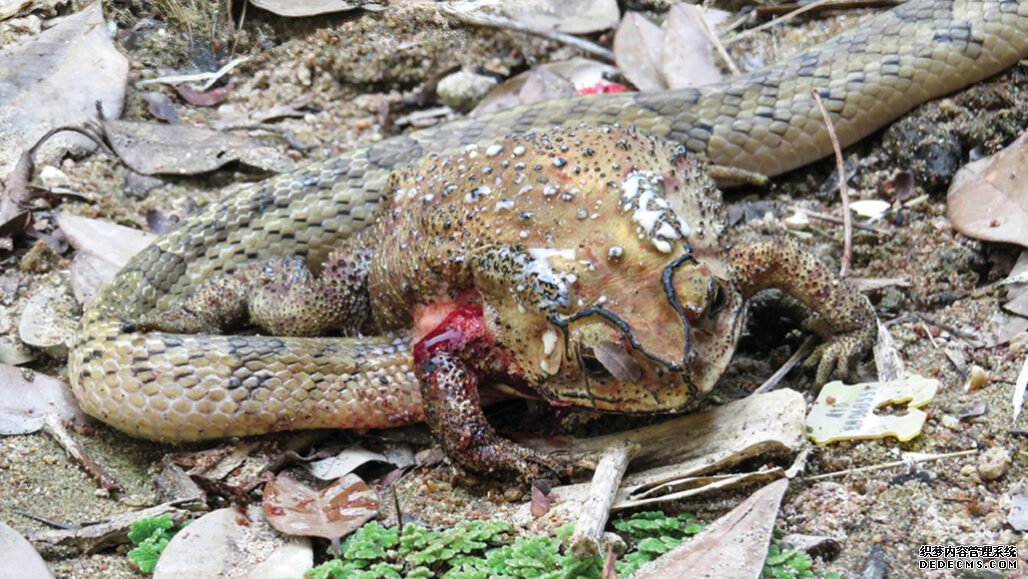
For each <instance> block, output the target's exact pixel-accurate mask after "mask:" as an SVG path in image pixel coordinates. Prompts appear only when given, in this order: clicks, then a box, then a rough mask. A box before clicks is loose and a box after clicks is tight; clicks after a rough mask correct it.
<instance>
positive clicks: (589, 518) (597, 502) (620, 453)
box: [571, 440, 640, 559]
mask: <svg viewBox="0 0 1028 579" xmlns="http://www.w3.org/2000/svg"><path fill="white" fill-rule="evenodd" d="M639 448H640V447H639V445H638V444H635V443H632V442H628V441H627V440H619V441H616V442H614V444H612V445H610V447H609V448H607V450H606V451H604V453H603V455H602V456H601V457H600V463H599V465H597V466H596V472H595V473H594V474H593V480H592V486H590V487H589V498H588V499H587V500H586V501H585V504H583V505H582V515H581V516H580V517H579V518H578V523H576V524H575V534H574V535H572V537H571V549H572V552H573V553H574V554H575V557H577V558H579V559H584V558H586V557H590V556H593V555H596V554H598V553H599V547H600V538H601V537H602V536H603V528H604V527H606V526H607V519H608V518H610V508H611V506H612V505H613V504H614V497H615V496H616V495H617V492H618V487H620V486H621V479H622V478H623V477H624V476H625V469H627V468H628V463H629V462H631V461H632V457H633V456H634V455H635V453H636V452H638V451H639Z"/></svg>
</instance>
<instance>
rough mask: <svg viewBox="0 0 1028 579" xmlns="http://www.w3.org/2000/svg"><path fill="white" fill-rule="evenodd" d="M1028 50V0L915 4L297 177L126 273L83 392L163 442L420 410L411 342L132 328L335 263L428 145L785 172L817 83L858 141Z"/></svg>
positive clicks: (82, 364) (99, 315)
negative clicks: (340, 248)
mask: <svg viewBox="0 0 1028 579" xmlns="http://www.w3.org/2000/svg"><path fill="white" fill-rule="evenodd" d="M1026 56H1028V0H938V1H931V0H914V1H911V2H908V3H906V4H903V5H901V6H899V7H897V8H895V9H893V10H891V11H889V12H886V13H883V14H881V15H879V16H877V17H875V18H873V19H870V20H868V21H867V22H866V23H865V24H863V25H862V26H860V27H858V28H855V29H853V30H850V31H848V32H846V33H844V34H842V35H839V36H837V37H835V38H833V39H831V40H829V41H827V42H825V43H823V44H820V45H817V46H814V47H812V48H810V49H807V50H805V51H802V52H800V53H798V54H796V55H794V56H792V57H791V58H789V59H787V60H785V61H783V62H780V63H777V64H775V65H774V66H771V67H769V68H767V69H763V70H761V71H757V72H753V73H749V74H746V75H742V76H739V77H737V78H735V79H733V80H731V81H728V82H725V83H721V84H717V85H712V86H708V87H703V88H698V89H683V90H677V91H666V92H657V93H623V94H618V95H603V96H596V97H579V98H572V99H565V100H559V101H548V102H543V103H537V104H533V105H528V106H524V107H518V108H515V109H512V110H509V111H505V112H502V113H498V114H493V115H490V116H483V117H478V118H468V119H464V120H461V121H458V122H454V123H451V124H448V125H445V126H442V127H438V128H433V129H428V130H423V131H419V132H416V133H411V134H408V135H402V136H398V137H395V138H392V139H388V140H386V141H382V142H380V143H376V144H374V145H372V146H370V147H367V148H359V149H354V150H352V151H350V152H349V153H347V154H344V155H342V156H340V157H337V158H334V159H332V160H329V161H325V162H321V163H316V164H313V165H310V166H308V167H306V168H304V169H301V170H299V171H296V172H293V173H289V174H284V175H280V176H278V177H275V178H272V179H269V180H267V181H265V182H263V183H260V184H257V185H255V186H253V187H250V188H246V189H244V190H242V191H240V192H238V193H236V194H234V195H232V196H229V197H227V198H225V199H222V200H221V201H219V202H216V203H213V204H211V205H209V206H207V207H205V208H204V209H203V210H201V211H200V212H198V213H197V214H195V215H193V216H191V217H190V218H188V219H187V220H186V221H185V222H183V223H182V224H181V225H180V226H179V227H178V228H177V229H175V230H174V231H172V232H170V233H168V234H166V235H164V236H163V237H161V238H160V239H158V240H157V241H156V242H155V243H154V244H153V245H152V246H150V247H149V248H148V249H146V250H145V251H143V252H142V253H141V254H140V255H138V256H137V257H136V258H135V259H133V261H132V262H131V263H130V264H129V265H128V266H127V267H126V268H125V269H124V270H123V271H122V272H121V273H119V274H118V276H117V278H116V279H115V280H114V282H113V283H112V284H111V285H110V286H109V287H108V288H107V289H106V290H105V291H104V292H103V293H102V294H101V295H100V296H99V297H98V298H97V299H96V301H95V302H94V303H93V305H92V306H91V307H90V309H89V310H88V311H87V312H86V314H85V315H84V317H83V320H82V326H81V329H80V332H79V334H78V337H77V340H76V343H75V344H74V345H73V348H72V352H71V356H70V362H69V375H70V378H71V382H72V386H73V389H74V392H75V395H76V396H77V397H78V399H79V401H80V403H81V405H82V407H83V409H84V410H86V411H87V412H88V413H90V414H92V415H94V416H96V417H98V418H100V419H101V420H103V421H105V422H107V423H109V424H111V425H113V426H115V427H117V428H118V429H120V430H123V431H125V432H127V433H129V434H132V435H135V436H141V437H146V438H154V439H160V440H193V439H201V438H216V437H222V436H233V435H245V434H255V433H260V432H268V431H272V430H286V429H295V428H315V427H344V428H372V427H383V426H394V425H398V424H402V423H405V422H410V421H415V420H420V419H421V418H422V408H421V404H420V394H419V392H418V387H417V385H416V384H415V381H414V378H413V375H412V374H411V370H410V368H409V364H410V362H409V359H410V353H409V342H408V339H407V338H405V337H379V338H345V339H344V338H275V337H263V336H213V335H171V334H161V333H134V332H129V331H125V328H124V326H125V323H126V322H134V321H136V320H138V318H139V317H140V316H142V315H144V314H146V313H149V312H153V311H155V310H160V309H162V308H166V307H167V306H169V305H170V304H171V303H173V302H174V301H175V300H177V299H179V298H181V296H183V295H186V294H187V293H188V292H189V291H191V290H192V289H194V288H195V287H196V286H197V285H198V284H199V283H200V282H202V281H203V280H205V279H208V278H210V277H211V276H212V275H215V274H218V273H222V272H230V271H233V270H234V269H235V268H237V267H239V266H240V265H241V264H244V263H247V262H252V261H254V260H260V259H266V258H270V257H274V256H282V255H296V256H301V257H303V258H305V259H306V260H307V262H308V263H311V264H318V263H320V262H321V261H322V260H324V258H325V256H326V255H327V254H328V252H329V251H330V250H331V248H332V247H333V246H334V244H335V243H336V242H337V241H338V240H340V239H342V238H344V237H346V236H349V235H351V234H353V233H354V232H356V231H359V230H361V229H363V228H364V227H365V226H366V225H367V223H368V220H369V219H370V218H371V216H372V215H373V213H374V212H375V209H376V207H377V206H378V205H379V204H380V202H381V199H382V197H383V195H384V194H385V193H386V181H387V178H388V176H389V174H390V172H391V171H392V170H393V169H394V168H396V167H402V166H407V165H410V164H412V163H413V162H415V161H417V160H418V159H421V158H423V157H424V156H425V155H426V154H428V153H439V154H447V153H452V152H455V151H459V150H461V149H463V148H464V147H466V146H468V145H474V144H477V143H487V142H489V141H490V140H492V139H499V138H502V137H503V136H505V135H507V134H509V133H517V132H521V131H525V130H528V129H530V128H536V127H541V128H546V127H550V126H553V125H558V124H562V123H565V124H566V123H576V124H577V123H579V122H588V123H590V124H602V123H615V122H620V123H622V124H626V125H628V124H630V125H635V126H636V127H638V128H639V129H641V130H642V131H645V132H648V133H651V134H653V135H656V136H659V137H663V138H666V139H670V140H673V141H678V142H680V143H682V144H684V145H685V146H686V147H687V148H688V149H689V150H691V151H693V152H695V153H698V154H701V155H703V156H705V157H707V158H708V159H709V160H710V161H711V162H712V163H715V164H718V165H726V166H731V167H737V168H740V169H746V170H750V171H756V172H759V173H764V174H767V175H776V174H780V173H782V172H785V171H788V170H790V169H793V168H796V167H799V166H802V165H804V164H806V163H809V162H811V161H814V160H816V159H819V158H821V157H823V156H825V155H827V154H829V153H830V152H831V144H830V141H829V137H828V134H827V132H826V130H825V128H824V123H823V121H822V119H821V116H820V112H819V111H818V109H817V108H816V106H815V105H814V102H813V98H812V96H811V94H810V93H811V91H812V90H815V89H816V90H818V91H819V92H820V94H821V96H822V98H823V100H824V101H825V103H826V106H827V108H828V110H829V111H830V113H831V114H832V122H833V123H834V125H835V128H836V131H837V133H838V135H839V139H840V141H841V142H842V144H843V145H844V146H845V145H848V144H851V143H854V142H856V141H858V140H859V139H861V138H863V137H864V136H866V135H868V134H870V133H872V132H874V131H875V130H877V129H879V128H880V127H882V126H884V125H885V124H886V123H888V122H890V121H892V120H893V119H895V118H897V117H898V116H900V115H902V114H904V113H905V112H907V111H909V110H910V109H912V108H913V107H915V106H917V105H918V104H920V103H922V102H925V101H927V100H930V99H932V98H936V97H938V96H941V95H943V94H946V93H949V92H952V91H954V90H957V89H959V88H961V87H964V86H967V85H969V84H972V83H974V82H977V81H979V80H981V79H983V78H986V77H988V76H990V75H993V74H996V73H997V72H999V71H1001V70H1003V69H1005V68H1007V67H1009V66H1011V65H1013V64H1014V63H1016V62H1017V61H1018V59H1021V58H1024V57H1026ZM383 377H388V378H389V379H388V380H382V378H383ZM385 384H388V385H385Z"/></svg>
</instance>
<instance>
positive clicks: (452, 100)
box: [436, 70, 496, 112]
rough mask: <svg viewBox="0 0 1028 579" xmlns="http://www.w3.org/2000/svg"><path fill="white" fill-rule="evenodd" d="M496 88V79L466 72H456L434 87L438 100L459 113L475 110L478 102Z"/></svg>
mask: <svg viewBox="0 0 1028 579" xmlns="http://www.w3.org/2000/svg"><path fill="white" fill-rule="evenodd" d="M494 86H496V79H495V78H493V77H491V76H485V75H483V74H475V73H473V72H468V71H466V70H461V71H457V72H455V73H453V74H451V75H449V76H447V77H445V78H443V79H442V80H440V81H439V84H438V85H436V93H437V94H438V95H439V100H441V101H443V104H445V105H446V106H448V107H450V108H452V109H454V110H456V111H460V112H468V111H470V110H471V109H473V108H475V105H476V104H478V101H480V100H482V98H483V97H484V96H485V95H487V94H489V91H491V90H492V89H493V87H494Z"/></svg>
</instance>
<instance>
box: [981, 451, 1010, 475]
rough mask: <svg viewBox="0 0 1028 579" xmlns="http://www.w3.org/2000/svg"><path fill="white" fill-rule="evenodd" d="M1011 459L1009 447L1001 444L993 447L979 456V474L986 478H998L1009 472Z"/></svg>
mask: <svg viewBox="0 0 1028 579" xmlns="http://www.w3.org/2000/svg"><path fill="white" fill-rule="evenodd" d="M1010 461H1011V458H1010V453H1009V452H1008V451H1007V449H1005V448H1003V447H1001V446H995V447H992V448H990V449H989V450H986V451H985V452H983V453H982V455H981V456H979V457H978V474H980V475H981V476H982V478H983V479H985V480H996V479H998V478H1000V477H1001V476H1003V475H1005V474H1007V469H1009V468H1010Z"/></svg>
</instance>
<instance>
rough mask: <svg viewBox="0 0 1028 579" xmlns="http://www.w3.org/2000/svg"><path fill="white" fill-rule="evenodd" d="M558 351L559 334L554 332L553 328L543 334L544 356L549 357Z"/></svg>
mask: <svg viewBox="0 0 1028 579" xmlns="http://www.w3.org/2000/svg"><path fill="white" fill-rule="evenodd" d="M556 349H557V332H554V331H553V329H552V328H549V329H547V330H546V331H545V332H543V355H544V356H549V355H550V354H552V353H553V351H554V350H556Z"/></svg>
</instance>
